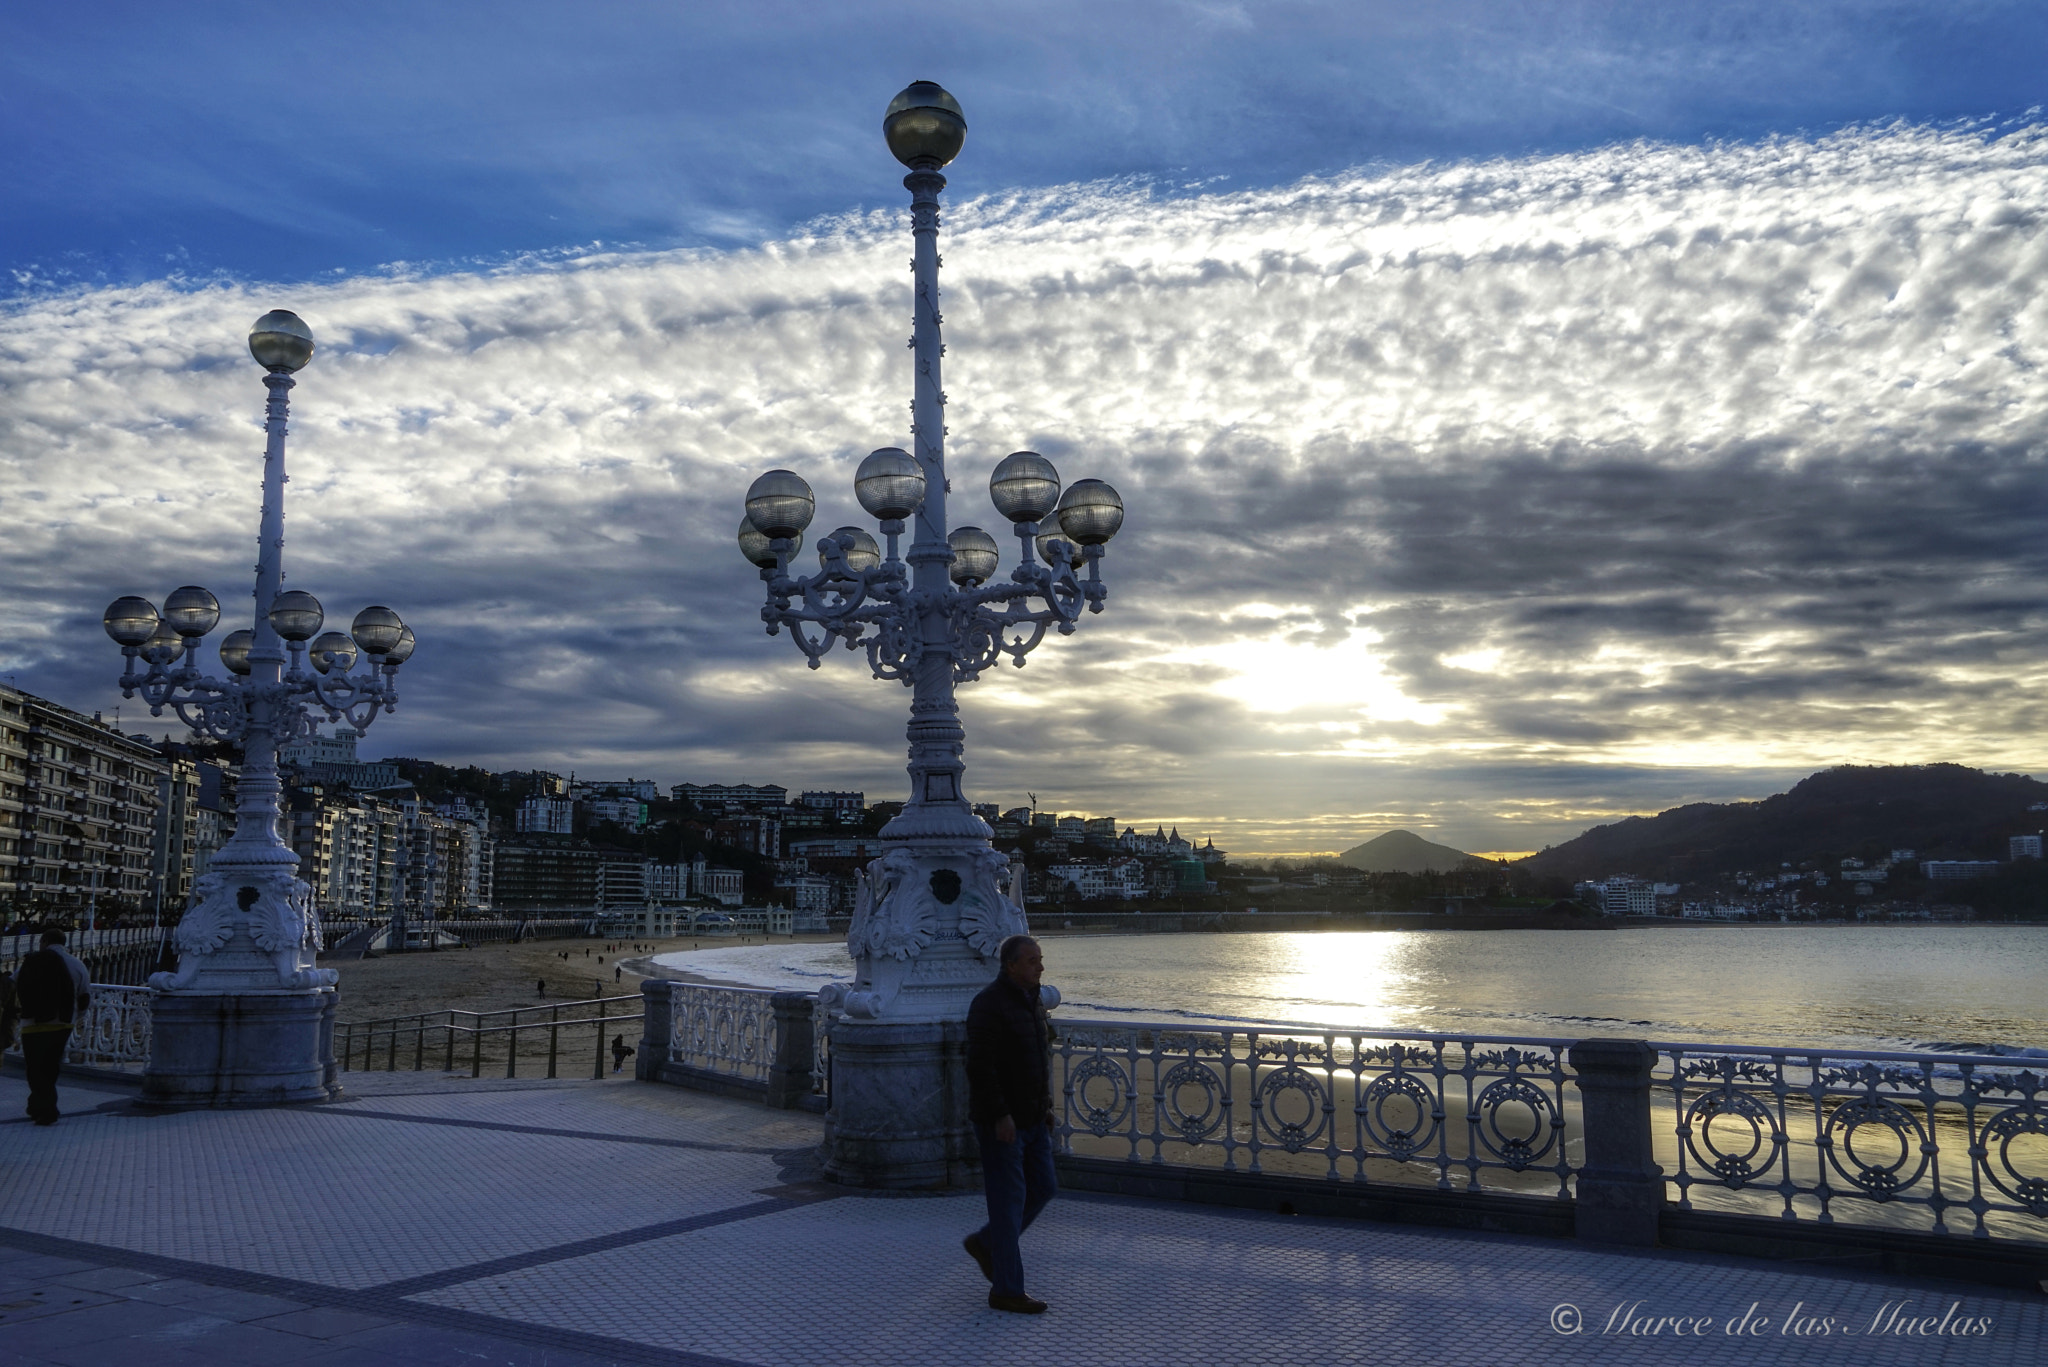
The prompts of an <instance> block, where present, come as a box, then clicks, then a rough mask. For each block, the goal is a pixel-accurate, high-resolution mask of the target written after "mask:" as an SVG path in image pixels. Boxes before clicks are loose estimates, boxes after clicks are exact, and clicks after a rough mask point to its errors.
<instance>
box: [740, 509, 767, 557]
mask: <svg viewBox="0 0 2048 1367" xmlns="http://www.w3.org/2000/svg"><path fill="white" fill-rule="evenodd" d="M740 554H741V555H744V556H745V557H746V558H747V563H748V564H750V565H755V566H758V567H759V568H761V569H764V570H772V569H774V568H775V546H774V544H773V543H772V542H770V541H769V539H768V538H767V537H765V536H763V535H761V529H760V528H759V527H756V526H755V525H754V519H753V518H751V517H743V518H741V519H740Z"/></svg>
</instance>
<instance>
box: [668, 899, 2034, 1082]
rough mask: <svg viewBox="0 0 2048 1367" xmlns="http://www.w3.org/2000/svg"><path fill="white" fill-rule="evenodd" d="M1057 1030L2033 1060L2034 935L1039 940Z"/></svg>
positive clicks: (1889, 929)
mask: <svg viewBox="0 0 2048 1367" xmlns="http://www.w3.org/2000/svg"><path fill="white" fill-rule="evenodd" d="M1043 943H1044V948H1045V978H1046V981H1047V982H1049V983H1053V984H1055V985H1057V986H1058V987H1059V989H1060V992H1061V994H1062V996H1063V998H1064V1004H1063V1005H1062V1007H1061V1009H1060V1015H1061V1017H1063V1018H1071V1017H1075V1016H1083V1015H1091V1016H1105V1017H1120V1018H1128V1019H1134V1020H1137V1019H1146V1020H1176V1019H1178V1020H1188V1021H1210V1022H1218V1023H1222V1022H1233V1021H1236V1022H1243V1021H1291V1022H1302V1023H1317V1024H1328V1025H1341V1026H1352V1027H1362V1028H1366V1029H1373V1030H1393V1031H1414V1032H1418V1033H1427V1034H1450V1035H1461V1034H1482V1035H1520V1036H1537V1037H1545V1038H1569V1039H1581V1038H1585V1037H1587V1036H1590V1035H1620V1036H1627V1037H1629V1038H1634V1039H1649V1040H1671V1041H1688V1040H1689V1041H1702V1042H1703V1041H1713V1042H1715V1043H1731V1044H1759V1045H1769V1046H1786V1045H1826V1046H1832V1047H1835V1048H1851V1049H1912V1050H1924V1049H1939V1050H1959V1049H1966V1050H1969V1051H1971V1052H1976V1051H1978V1050H1986V1051H1991V1052H1999V1053H2006V1052H2011V1053H2019V1052H2024V1051H2030V1050H2036V1049H2043V1048H2048V926H1978V925H1971V926H1768V925H1763V926H1758V925H1726V926H1674V927H1671V928H1668V929H1667V928H1664V927H1643V928H1628V929H1620V930H1583V931H1549V930H1473V931H1453V930H1419V931H1418V930H1384V931H1327V932H1320V933H1300V934H1295V933H1281V932H1275V933H1266V934H1250V933H1246V934H1185V935H1079V934H1076V935H1048V936H1046V937H1045V939H1044V942H1043ZM659 962H661V963H663V964H664V965H666V966H668V967H670V968H673V969H677V970H681V971H684V972H687V973H690V974H692V975H695V976H698V977H702V978H706V979H711V980H714V981H720V982H728V983H737V984H740V985H743V986H749V987H777V988H803V989H815V988H817V987H819V986H820V985H822V984H824V983H826V982H829V981H832V980H834V979H845V978H848V977H850V976H851V970H852V965H851V963H850V961H849V960H848V959H847V957H846V951H845V948H844V946H842V945H838V944H766V945H747V946H733V947H731V948H723V949H710V950H700V951H695V952H691V953H683V954H668V955H663V956H661V957H660V960H659Z"/></svg>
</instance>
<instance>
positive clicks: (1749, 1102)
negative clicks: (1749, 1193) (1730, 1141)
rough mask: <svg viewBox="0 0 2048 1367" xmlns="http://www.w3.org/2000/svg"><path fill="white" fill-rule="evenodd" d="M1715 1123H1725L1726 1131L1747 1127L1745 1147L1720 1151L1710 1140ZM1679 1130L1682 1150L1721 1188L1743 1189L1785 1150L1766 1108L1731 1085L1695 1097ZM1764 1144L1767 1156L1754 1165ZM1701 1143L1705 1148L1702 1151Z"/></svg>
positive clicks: (1775, 1122) (1780, 1132)
mask: <svg viewBox="0 0 2048 1367" xmlns="http://www.w3.org/2000/svg"><path fill="white" fill-rule="evenodd" d="M1718 1120H1727V1121H1728V1122H1729V1126H1728V1127H1729V1128H1730V1129H1733V1128H1734V1126H1735V1124H1736V1123H1737V1122H1740V1123H1741V1124H1744V1125H1747V1126H1748V1127H1749V1147H1748V1148H1746V1149H1743V1150H1741V1151H1740V1152H1738V1151H1736V1150H1735V1149H1734V1148H1732V1147H1730V1148H1723V1147H1722V1146H1721V1144H1720V1142H1719V1141H1718V1140H1716V1139H1715V1137H1714V1122H1716V1121H1718ZM1683 1130H1684V1133H1685V1149H1686V1152H1687V1153H1689V1154H1691V1155H1692V1157H1693V1161H1694V1162H1696V1163H1698V1164H1699V1165H1700V1166H1701V1167H1703V1168H1705V1169H1706V1170H1707V1171H1709V1172H1711V1173H1713V1174H1714V1175H1715V1176H1716V1177H1717V1178H1719V1179H1720V1181H1721V1184H1722V1185H1723V1186H1726V1187H1731V1188H1734V1189H1736V1190H1740V1189H1741V1188H1743V1187H1745V1186H1747V1185H1748V1184H1749V1183H1750V1182H1751V1181H1752V1180H1754V1179H1755V1178H1756V1177H1757V1176H1758V1175H1759V1174H1760V1173H1765V1172H1769V1171H1770V1170H1771V1168H1772V1167H1773V1166H1775V1165H1776V1164H1777V1161H1778V1156H1779V1155H1780V1154H1782V1153H1783V1152H1784V1151H1785V1133H1784V1131H1782V1130H1780V1129H1779V1128H1778V1122H1777V1120H1776V1119H1775V1118H1774V1117H1773V1116H1772V1115H1771V1113H1770V1110H1769V1108H1767V1107H1766V1106H1765V1105H1764V1104H1763V1103H1762V1102H1760V1101H1758V1100H1757V1099H1756V1098H1755V1097H1753V1096H1751V1095H1750V1094H1749V1093H1747V1092H1744V1091H1740V1090H1738V1089H1737V1088H1735V1087H1732V1086H1723V1087H1720V1088H1718V1089H1716V1090H1714V1091H1711V1092H1705V1093H1702V1094H1701V1095H1700V1096H1698V1097H1695V1098H1694V1099H1693V1103H1692V1105H1691V1106H1689V1107H1687V1108H1686V1112H1685V1123H1684V1126H1683ZM1737 1133H1739V1131H1737ZM1738 1142H1739V1141H1738ZM1766 1143H1768V1144H1769V1145H1770V1150H1771V1151H1770V1154H1769V1155H1768V1156H1767V1157H1765V1158H1764V1159H1763V1161H1762V1162H1761V1163H1759V1162H1756V1161H1755V1159H1756V1157H1757V1155H1758V1154H1760V1153H1762V1152H1763V1149H1764V1146H1765V1144H1766ZM1702 1144H1704V1145H1705V1146H1706V1148H1705V1150H1704V1151H1702V1149H1701V1147H1700V1146H1701V1145H1702Z"/></svg>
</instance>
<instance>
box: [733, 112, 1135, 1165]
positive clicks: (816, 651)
mask: <svg viewBox="0 0 2048 1367" xmlns="http://www.w3.org/2000/svg"><path fill="white" fill-rule="evenodd" d="M882 129H883V133H884V135H885V136H886V137H887V138H888V142H889V150H890V151H891V152H893V153H894V154H895V155H896V158H897V159H898V160H899V161H901V162H903V163H904V165H906V166H908V167H909V168H910V174H909V175H907V176H905V177H904V178H903V184H904V185H905V187H906V188H908V189H909V191H910V195H911V234H912V238H913V240H914V243H915V246H916V256H915V260H914V261H913V263H912V270H913V271H914V273H915V281H916V284H915V295H914V329H913V334H912V337H911V342H910V345H911V349H912V352H913V355H914V368H915V385H914V400H913V402H912V404H911V409H912V418H913V421H912V425H911V433H912V438H913V447H914V453H913V452H906V451H903V450H900V449H898V448H895V447H885V448H883V449H882V450H879V451H876V452H874V453H873V454H872V455H870V456H868V458H867V459H866V460H864V461H862V462H861V465H860V469H859V471H858V472H857V473H856V474H855V476H854V482H853V484H854V495H855V497H856V498H858V499H859V501H860V504H861V507H863V508H864V509H866V510H867V512H868V513H869V514H870V515H871V516H873V517H874V518H876V519H877V520H878V527H877V530H878V531H880V532H881V534H882V538H883V540H882V542H880V543H878V542H877V541H876V540H875V538H874V536H872V535H870V534H869V533H868V532H866V531H864V530H862V529H860V528H857V527H841V528H839V529H838V530H837V531H834V532H833V533H832V534H831V535H829V536H826V537H823V538H820V539H819V541H818V543H817V552H818V561H819V570H818V572H817V573H816V574H813V575H793V574H792V572H791V560H792V558H793V557H795V556H796V554H797V553H798V551H799V549H800V548H801V543H800V541H799V539H798V538H799V537H801V535H802V534H803V531H804V529H805V528H806V527H807V526H809V525H810V521H811V516H812V511H813V507H814V501H813V498H812V494H811V489H810V486H809V485H808V484H806V483H805V482H804V481H803V480H802V479H801V478H800V477H798V476H797V475H795V474H792V473H791V472H789V471H787V470H771V471H770V472H768V473H767V474H765V475H763V476H761V477H760V478H759V479H757V480H755V481H754V484H753V486H752V488H750V489H749V490H748V491H747V513H746V517H745V519H744V520H743V521H742V522H741V524H740V532H739V541H740V548H741V550H742V551H743V552H744V553H745V555H746V556H747V558H748V559H749V560H750V561H752V562H753V563H754V564H756V565H758V566H759V567H760V569H761V578H762V580H763V582H764V583H765V584H766V586H767V605H766V606H765V607H763V608H762V609H761V616H762V619H763V620H764V621H766V622H767V624H768V632H769V634H770V635H774V634H776V633H777V632H779V631H781V630H782V629H783V628H784V627H787V628H788V629H789V632H790V635H791V636H792V637H793V638H794V639H795V641H796V644H797V647H798V649H800V650H802V651H803V653H804V654H805V655H806V656H807V657H809V659H810V663H811V667H812V668H813V669H815V668H817V666H818V663H819V661H820V659H822V658H823V656H824V654H825V652H826V651H828V650H830V649H831V648H832V646H833V645H834V644H835V643H840V644H843V645H845V647H846V648H847V649H849V650H852V649H855V648H857V647H859V648H864V649H865V650H866V652H867V659H868V665H869V667H870V668H871V669H872V670H873V672H874V675H875V677H876V678H879V679H895V680H899V681H900V682H902V683H904V684H905V685H907V686H909V688H910V689H911V703H910V725H909V728H908V735H909V740H910V766H909V768H910V800H909V801H908V802H907V803H906V804H905V805H904V808H903V812H902V814H901V815H899V816H898V817H896V818H895V819H894V820H893V821H891V822H890V823H889V824H888V825H887V826H885V827H883V828H882V839H883V840H884V841H885V842H887V843H888V844H889V845H890V847H891V848H890V849H889V850H888V852H887V853H886V854H884V855H883V856H882V857H881V858H880V859H877V860H875V861H874V862H873V863H871V864H870V865H869V866H868V869H867V872H866V875H865V877H864V878H863V879H862V882H861V887H860V890H859V897H858V902H857V904H856V907H855V911H854V917H853V925H852V927H851V929H850V930H849V932H848V935H847V951H848V953H850V954H851V955H852V956H853V959H854V962H855V964H856V966H857V968H856V976H855V980H854V983H853V986H852V987H851V988H850V989H848V990H846V991H845V992H844V993H843V995H840V996H838V997H837V998H836V1000H835V999H834V998H833V997H831V996H828V998H827V999H826V1000H825V1001H823V1002H821V1004H820V1005H821V1008H825V1009H829V1008H832V1007H836V1008H837V1009H839V1010H841V1011H842V1012H843V1016H842V1019H841V1022H840V1024H839V1025H838V1027H837V1028H836V1029H835V1031H834V1035H833V1050H832V1060H833V1109H832V1112H831V1114H830V1115H829V1116H828V1118H827V1128H826V1145H827V1160H826V1166H827V1171H828V1172H830V1173H831V1174H832V1175H833V1176H834V1177H836V1178H837V1179H838V1180H841V1181H844V1182H849V1183H854V1184H858V1185H867V1186H899V1187H908V1186H930V1185H935V1184H940V1183H950V1182H955V1181H958V1180H960V1179H963V1178H965V1177H966V1176H968V1174H969V1173H970V1172H971V1171H972V1170H973V1167H974V1165H975V1163H976V1161H977V1159H976V1152H975V1144H974V1137H973V1131H972V1129H971V1127H970V1126H969V1124H968V1120H967V1111H966V1107H967V1097H966V1082H965V1073H964V1069H963V1066H962V1065H963V1059H964V1049H965V1038H964V1021H965V1019H966V1014H967V1004H968V1002H969V1001H970V1000H971V998H972V997H973V995H974V993H975V992H977V991H979V990H980V989H981V988H982V987H984V986H986V985H987V984H988V982H989V981H990V980H991V979H992V978H993V977H994V976H995V972H996V962H995V954H996V949H997V946H999V945H1000V944H1001V943H1002V940H1003V938H1004V937H1005V936H1007V935H1011V934H1016V933H1020V932H1023V931H1024V930H1025V929H1026V928H1027V924H1026V921H1025V918H1024V910H1023V891H1024V890H1023V887H1022V883H1021V876H1020V875H1019V873H1018V872H1016V871H1013V870H1012V869H1011V868H1010V867H1009V861H1008V859H1007V858H1006V857H1005V856H1003V855H1001V854H998V853H997V852H996V851H995V849H994V848H993V847H992V846H991V845H990V843H989V838H990V836H991V835H992V834H993V833H992V832H991V831H990V829H989V827H988V825H987V823H986V822H984V821H982V820H981V819H980V818H979V817H977V816H975V815H974V813H973V811H972V809H971V808H970V807H969V805H968V801H967V794H966V788H965V786H964V784H963V782H962V776H963V771H964V765H963V763H962V752H963V740H964V738H965V733H964V732H963V731H962V730H961V726H960V713H959V708H958V706H957V705H956V704H955V702H954V697H953V690H954V688H955V686H956V685H958V684H962V683H966V682H968V681H970V680H972V679H974V678H976V677H978V676H979V675H980V674H981V672H982V671H983V670H985V669H988V668H989V667H991V666H993V665H995V664H997V663H999V662H1000V661H1001V659H1002V658H1003V657H1004V656H1008V657H1009V658H1010V659H1011V660H1012V662H1013V663H1015V664H1017V665H1020V666H1021V665H1022V664H1023V663H1024V656H1025V655H1027V654H1028V653H1030V651H1031V650H1032V649H1034V648H1035V647H1036V646H1037V645H1038V643H1039V642H1040V641H1042V640H1043V639H1044V638H1045V634H1046V631H1047V629H1048V628H1054V629H1057V630H1058V631H1059V632H1060V633H1061V634H1063V635H1064V634H1067V633H1070V632H1072V631H1073V629H1074V624H1075V622H1076V621H1077V620H1078V619H1079V617H1080V615H1081V612H1082V611H1083V609H1084V608H1085V609H1086V610H1088V611H1092V612H1100V611H1101V610H1102V603H1103V599H1104V598H1105V597H1106V596H1107V595H1108V592H1109V590H1108V587H1107V586H1106V585H1105V584H1104V583H1103V582H1102V574H1101V562H1102V555H1103V549H1104V547H1105V545H1106V544H1107V543H1108V541H1109V539H1110V538H1111V537H1112V536H1114V535H1115V534H1116V531H1117V528H1118V527H1119V526H1120V525H1122V522H1123V501H1122V499H1120V498H1119V497H1118V496H1117V493H1116V491H1115V490H1114V489H1112V488H1110V487H1109V485H1107V484H1104V483H1103V482H1102V481H1100V480H1094V479H1086V480H1081V481H1079V482H1078V483H1076V484H1073V485H1071V486H1069V487H1068V488H1067V489H1066V490H1065V491H1064V492H1062V490H1061V487H1060V477H1059V472H1058V471H1057V470H1055V469H1054V468H1053V464H1052V462H1051V461H1049V460H1047V459H1046V458H1045V457H1044V456H1041V455H1039V454H1037V453H1036V452H1032V451H1018V452H1014V453H1013V454H1011V455H1009V456H1006V457H1004V458H1003V460H1001V461H1000V462H998V463H997V465H996V467H995V470H994V472H993V473H992V474H991V475H990V477H989V495H990V497H991V499H992V500H993V501H994V503H995V508H996V511H997V513H998V514H1000V515H1001V516H1003V517H1005V518H1007V519H1008V520H1009V521H1010V523H1011V524H1012V527H1013V530H1014V532H1015V534H1016V537H1017V543H1018V557H1017V564H1016V566H1015V567H1014V568H1013V569H1011V571H1010V573H1009V575H1008V577H1007V578H998V577H997V563H998V560H999V555H1000V552H999V548H998V545H997V543H996V539H995V538H994V537H992V536H990V535H989V534H988V533H987V532H984V531H982V530H981V529H980V528H978V527H971V526H963V527H954V528H951V529H950V530H949V529H948V526H947V512H946V494H947V489H948V485H947V482H946V461H945V436H946V428H945V418H944V410H945V403H946V397H945V392H944V390H943V388H942V386H941V384H940V379H939V365H940V357H941V356H942V355H943V354H944V350H945V349H944V348H943V347H942V346H941V345H940V343H939V323H940V314H939V308H938V299H939V284H938V280H939V250H938V238H939V192H940V191H941V190H943V189H944V188H945V186H946V178H945V177H944V176H943V175H941V174H939V170H940V168H941V167H943V166H945V165H946V164H947V163H948V162H950V161H952V160H953V158H954V157H955V156H956V155H958V154H959V151H960V147H961V144H962V142H963V141H964V140H965V138H966V135H967V122H966V119H965V117H964V116H963V115H962V114H961V111H960V106H959V104H958V103H957V102H955V100H954V99H953V97H952V96H951V95H949V94H947V93H946V92H945V91H944V90H943V89H941V88H940V87H939V86H937V85H936V84H934V83H932V82H930V81H918V82H915V83H913V84H912V85H911V86H910V87H909V88H908V89H906V90H904V92H903V93H902V94H900V95H898V96H897V97H896V99H895V100H894V101H893V102H892V103H891V104H890V106H889V110H888V113H887V114H886V116H885V117H884V118H883V121H882ZM908 522H914V523H915V526H914V529H913V530H912V536H911V543H910V549H909V555H908V557H907V561H908V563H907V566H906V563H905V560H904V559H899V558H898V552H899V549H900V542H901V538H902V535H903V533H904V531H905V530H906V525H905V524H906V523H908Z"/></svg>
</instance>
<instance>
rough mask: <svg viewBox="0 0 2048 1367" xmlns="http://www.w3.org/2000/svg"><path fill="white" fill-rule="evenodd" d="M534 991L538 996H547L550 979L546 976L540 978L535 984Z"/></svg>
mask: <svg viewBox="0 0 2048 1367" xmlns="http://www.w3.org/2000/svg"><path fill="white" fill-rule="evenodd" d="M533 992H534V995H535V996H537V997H545V996H546V995H547V994H548V980H547V979H546V978H541V979H538V980H537V981H536V982H535V983H534V985H533Z"/></svg>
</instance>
